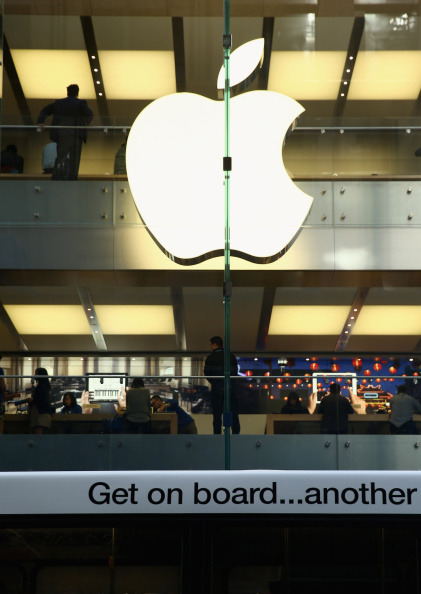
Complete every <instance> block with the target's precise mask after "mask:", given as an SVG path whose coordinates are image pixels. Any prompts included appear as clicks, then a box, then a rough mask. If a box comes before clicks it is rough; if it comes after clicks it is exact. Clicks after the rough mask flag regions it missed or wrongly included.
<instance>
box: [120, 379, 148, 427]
mask: <svg viewBox="0 0 421 594" xmlns="http://www.w3.org/2000/svg"><path fill="white" fill-rule="evenodd" d="M117 400H118V405H119V406H120V407H121V408H122V409H125V411H124V413H123V422H124V433H151V432H152V431H151V404H150V402H151V393H150V392H149V390H148V389H147V388H145V384H144V382H143V379H142V378H141V377H134V378H133V380H132V385H131V387H130V389H129V390H127V392H126V391H125V390H124V389H122V390H121V395H120V394H119V395H118V396H117Z"/></svg>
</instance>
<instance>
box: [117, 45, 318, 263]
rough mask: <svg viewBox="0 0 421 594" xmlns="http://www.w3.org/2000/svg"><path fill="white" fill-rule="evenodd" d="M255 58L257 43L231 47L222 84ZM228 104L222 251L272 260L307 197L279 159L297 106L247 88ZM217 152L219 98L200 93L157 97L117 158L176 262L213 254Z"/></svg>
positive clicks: (218, 212)
mask: <svg viewBox="0 0 421 594" xmlns="http://www.w3.org/2000/svg"><path fill="white" fill-rule="evenodd" d="M262 55H263V40H254V41H253V42H249V43H248V44H245V45H244V46H241V47H240V48H238V49H237V50H236V51H235V52H233V53H232V56H231V68H230V69H231V74H232V76H231V80H230V83H231V86H233V85H235V84H240V83H241V81H244V79H245V78H246V77H247V75H249V74H250V73H251V72H252V71H253V69H254V68H255V66H256V64H258V63H259V62H261V59H262ZM244 56H246V57H247V60H246V61H247V64H248V65H247V69H246V70H244V71H242V70H241V66H242V64H243V63H244V60H243V58H244ZM256 56H257V58H256ZM236 57H237V59H236ZM221 77H222V78H223V73H220V76H219V81H221ZM218 86H219V87H220V86H221V82H219V85H218ZM222 86H223V85H222ZM230 111H231V155H232V172H231V254H232V255H233V256H237V257H241V258H244V259H246V260H249V261H251V262H255V263H259V264H264V263H268V262H273V261H274V260H277V259H278V258H280V257H281V256H282V255H283V254H284V253H285V251H286V250H287V249H288V248H289V247H290V245H291V244H292V242H293V241H294V239H295V237H296V236H297V235H298V232H299V231H300V228H301V225H302V224H303V222H304V221H305V219H306V217H307V215H308V213H309V210H310V207H311V204H312V201H313V199H312V198H311V197H310V196H308V195H307V194H305V193H304V192H302V191H301V190H300V189H299V188H298V187H297V186H296V185H295V184H294V183H293V182H292V180H291V178H290V177H289V175H288V174H287V172H286V171H285V167H284V165H283V160H282V148H283V141H284V138H285V135H286V133H287V131H288V129H290V128H291V126H292V124H293V123H294V122H295V120H296V118H297V117H298V116H299V115H300V114H301V113H302V112H303V111H304V109H303V107H302V106H301V105H299V104H298V103H297V102H296V101H294V100H293V99H291V98H290V97H286V96H285V95H281V94H279V93H274V92H270V91H250V92H247V93H244V94H242V95H239V96H237V97H235V98H233V99H231V103H230ZM223 154H224V105H223V102H220V101H212V100H210V99H207V98H206V97H202V96H201V95H195V94H192V93H176V94H172V95H167V96H165V97H162V98H160V99H157V100H156V101H154V102H153V103H151V104H150V105H149V106H148V107H146V108H145V109H144V110H143V111H142V112H141V113H140V114H139V116H138V117H137V118H136V120H135V122H134V124H133V126H132V129H131V132H130V135H129V138H128V142H127V153H126V163H127V173H128V179H129V183H130V187H131V191H132V194H133V197H134V200H135V202H136V206H137V208H138V210H139V213H140V216H141V218H142V220H143V222H144V223H145V225H146V227H147V229H148V231H149V233H150V234H151V236H152V237H153V239H154V241H155V242H156V243H157V244H158V246H159V247H160V249H161V250H162V251H163V252H164V253H165V254H166V255H167V256H168V257H169V258H170V259H171V260H173V261H175V262H177V263H179V264H184V265H191V264H197V263H199V262H202V261H204V260H207V259H209V258H212V257H215V256H221V255H223V247H224V224H225V218H224V186H223V184H224V173H223V170H222V169H223V167H222V156H223Z"/></svg>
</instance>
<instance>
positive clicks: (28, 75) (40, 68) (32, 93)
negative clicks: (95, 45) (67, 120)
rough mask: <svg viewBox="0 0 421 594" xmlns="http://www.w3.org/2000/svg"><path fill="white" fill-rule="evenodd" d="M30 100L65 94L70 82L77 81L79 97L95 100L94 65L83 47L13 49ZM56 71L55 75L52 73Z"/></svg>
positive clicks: (24, 89)
mask: <svg viewBox="0 0 421 594" xmlns="http://www.w3.org/2000/svg"><path fill="white" fill-rule="evenodd" d="M10 51H11V54H12V58H13V62H14V64H15V68H16V71H17V73H18V77H19V81H20V84H21V85H22V90H23V92H24V95H25V97H26V98H27V99H54V98H57V97H63V95H64V94H65V92H66V87H67V86H68V85H69V81H71V80H77V82H78V85H79V89H80V93H79V94H80V97H83V99H95V98H96V94H95V88H94V85H93V82H92V73H91V67H90V65H89V60H88V56H87V54H86V51H83V50H37V49H30V50H29V49H12V50H10ZM51 72H54V76H51Z"/></svg>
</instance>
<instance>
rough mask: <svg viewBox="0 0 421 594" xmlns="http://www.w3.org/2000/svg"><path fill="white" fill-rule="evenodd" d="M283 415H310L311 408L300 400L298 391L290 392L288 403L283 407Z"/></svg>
mask: <svg viewBox="0 0 421 594" xmlns="http://www.w3.org/2000/svg"><path fill="white" fill-rule="evenodd" d="M281 414H282V415H308V414H309V410H308V408H306V407H305V406H303V405H302V404H301V402H300V398H299V396H298V394H297V392H290V394H289V396H288V400H287V403H286V404H284V406H283V407H282V408H281Z"/></svg>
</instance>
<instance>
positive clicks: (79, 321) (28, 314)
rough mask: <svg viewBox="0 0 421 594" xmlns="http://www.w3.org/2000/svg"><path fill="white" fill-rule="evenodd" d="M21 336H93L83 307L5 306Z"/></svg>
mask: <svg viewBox="0 0 421 594" xmlns="http://www.w3.org/2000/svg"><path fill="white" fill-rule="evenodd" d="M4 308H5V310H6V311H7V314H8V316H9V317H10V319H11V320H12V322H13V325H14V326H15V328H16V330H17V331H18V332H19V334H23V335H31V334H34V335H38V334H44V335H45V334H52V335H57V334H63V335H65V334H73V335H74V334H80V335H85V334H91V329H90V327H89V323H88V320H87V319H86V315H85V312H84V310H83V307H82V306H81V305H20V304H19V305H14V304H13V305H4Z"/></svg>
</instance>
